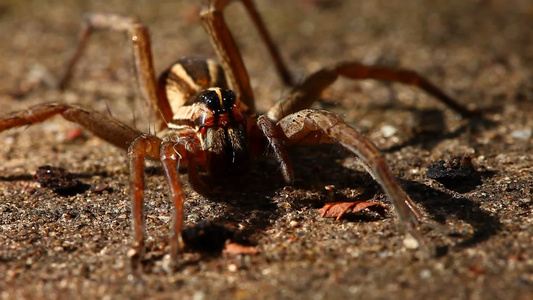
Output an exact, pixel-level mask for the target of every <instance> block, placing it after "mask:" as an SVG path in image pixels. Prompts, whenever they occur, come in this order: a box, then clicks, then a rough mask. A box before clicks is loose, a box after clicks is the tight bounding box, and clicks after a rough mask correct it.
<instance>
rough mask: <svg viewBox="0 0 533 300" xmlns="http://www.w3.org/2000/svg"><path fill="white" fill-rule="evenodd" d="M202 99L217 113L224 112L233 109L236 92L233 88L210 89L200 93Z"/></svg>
mask: <svg viewBox="0 0 533 300" xmlns="http://www.w3.org/2000/svg"><path fill="white" fill-rule="evenodd" d="M200 101H201V102H203V103H205V104H206V105H207V107H209V109H211V110H212V111H213V112H214V113H215V114H219V113H224V112H228V111H231V110H232V108H233V105H234V104H235V93H234V92H233V91H232V90H223V89H210V90H207V91H206V92H204V93H202V95H200Z"/></svg>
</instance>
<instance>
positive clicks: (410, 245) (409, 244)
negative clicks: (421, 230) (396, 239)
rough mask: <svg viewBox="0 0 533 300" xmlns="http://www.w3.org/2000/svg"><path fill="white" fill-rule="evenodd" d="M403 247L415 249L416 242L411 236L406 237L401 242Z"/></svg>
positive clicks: (416, 246)
mask: <svg viewBox="0 0 533 300" xmlns="http://www.w3.org/2000/svg"><path fill="white" fill-rule="evenodd" d="M403 245H404V246H405V248H407V249H417V248H418V241H417V240H415V239H414V238H413V237H412V236H410V235H408V236H406V237H405V239H404V240H403Z"/></svg>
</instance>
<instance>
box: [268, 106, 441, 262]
mask: <svg viewBox="0 0 533 300" xmlns="http://www.w3.org/2000/svg"><path fill="white" fill-rule="evenodd" d="M277 127H278V128H279V130H280V131H281V134H280V136H282V137H283V140H284V141H285V144H286V145H287V146H290V145H295V144H298V145H313V144H319V143H334V142H338V143H339V144H341V145H342V146H343V147H344V148H346V149H347V150H348V151H350V152H351V153H353V154H354V155H356V156H357V157H358V158H359V159H360V161H361V162H362V164H363V166H364V167H365V169H366V170H367V171H368V172H369V173H370V174H371V175H372V177H373V178H374V179H375V180H376V181H377V182H378V183H379V184H380V185H381V188H382V189H383V191H384V192H385V193H386V194H387V196H388V197H389V199H390V201H391V203H392V206H393V207H394V209H395V210H396V212H397V214H398V217H399V218H400V222H401V223H402V225H403V226H405V228H406V229H407V232H408V233H410V234H411V235H412V236H413V237H414V238H415V239H416V240H417V241H418V243H419V245H420V247H421V248H425V250H427V251H428V253H433V251H434V250H432V249H431V247H429V246H428V242H427V241H426V240H425V239H424V238H423V237H422V235H421V234H420V232H419V231H418V230H417V225H418V224H419V223H431V222H429V221H427V220H426V219H425V217H424V216H423V215H422V213H421V212H420V211H419V210H418V208H417V207H416V205H415V204H414V203H413V202H412V200H411V199H410V198H409V196H407V194H406V193H405V192H404V191H403V190H402V188H401V187H400V186H399V185H398V183H397V181H396V179H395V178H394V176H393V175H392V173H391V171H390V170H389V168H388V166H387V162H386V161H385V158H384V157H383V155H382V154H381V153H380V152H379V150H378V148H377V147H376V146H375V145H374V144H373V143H372V142H371V141H370V140H369V139H367V138H366V137H364V136H363V135H361V134H360V133H359V132H357V131H356V130H355V129H353V128H352V127H350V126H349V125H348V124H346V123H345V122H344V121H343V120H342V119H341V118H339V117H338V116H337V115H335V114H334V113H332V112H328V111H323V110H311V109H306V110H302V111H299V112H297V113H294V114H291V115H288V116H286V117H285V118H283V119H282V120H281V121H279V122H278V123H277Z"/></svg>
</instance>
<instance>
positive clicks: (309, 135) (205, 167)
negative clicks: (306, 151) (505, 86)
mask: <svg viewBox="0 0 533 300" xmlns="http://www.w3.org/2000/svg"><path fill="white" fill-rule="evenodd" d="M229 2H230V0H210V1H209V3H208V6H207V7H206V8H205V9H204V10H203V11H202V13H201V17H202V21H203V24H204V26H205V28H206V30H207V32H208V34H209V36H210V39H211V43H212V44H213V46H214V48H215V50H216V53H217V56H218V59H219V60H220V62H221V64H222V65H221V66H220V65H218V64H217V63H216V62H214V61H213V60H209V59H201V58H182V59H180V60H178V61H177V63H175V64H174V65H172V66H171V67H170V68H169V69H167V70H166V71H165V72H163V74H162V75H161V76H160V77H159V79H158V80H157V79H156V77H155V72H154V67H153V62H152V52H151V48H150V39H149V34H148V30H147V28H146V27H145V26H144V25H143V24H142V23H141V22H140V21H139V20H138V19H136V18H132V17H124V16H118V15H114V14H89V15H87V16H86V18H85V19H84V21H83V23H82V30H81V33H80V39H79V41H78V45H77V47H76V49H75V51H74V53H73V55H72V57H71V58H70V60H69V61H68V64H67V67H66V69H65V70H66V71H65V72H64V74H63V76H62V80H61V82H60V86H61V87H63V88H64V87H66V86H67V84H68V81H69V79H70V78H71V75H72V72H73V69H74V66H75V65H76V62H77V61H78V60H79V58H80V56H81V54H82V52H83V49H84V48H85V46H86V43H87V40H88V38H89V36H90V34H91V33H92V32H93V31H94V30H101V29H109V30H115V31H121V32H125V33H126V34H127V35H128V37H129V39H130V41H131V46H132V48H133V61H134V66H135V74H136V77H137V83H138V86H139V89H140V94H141V96H142V98H143V100H144V101H145V102H146V103H148V104H149V106H150V107H151V108H152V110H153V111H154V112H155V114H156V115H157V117H158V118H159V121H161V126H162V128H163V130H162V133H161V134H159V135H158V136H156V135H153V134H146V133H143V132H141V131H139V130H137V129H135V128H132V127H130V126H128V125H126V124H124V123H122V122H120V121H118V120H116V119H114V118H113V117H111V116H108V115H105V114H101V113H98V112H93V111H88V110H85V109H83V108H81V107H78V106H74V105H69V104H62V103H49V104H41V105H37V106H34V107H32V108H29V109H27V110H23V111H18V112H13V113H11V114H8V115H7V116H4V117H3V118H0V131H3V130H6V129H9V128H14V127H20V126H24V125H29V124H35V123H40V122H43V121H45V120H47V119H49V118H51V117H53V116H55V115H58V114H59V115H61V116H63V118H65V119H66V120H69V121H72V122H75V123H77V124H79V125H81V126H83V127H84V128H86V129H87V130H89V131H91V132H92V133H93V134H94V135H96V136H98V137H100V138H102V139H104V140H105V141H107V142H109V143H111V144H113V145H115V146H118V147H120V148H122V149H125V150H127V153H128V159H129V167H130V176H131V178H130V195H131V201H132V218H133V245H132V248H131V249H130V250H129V251H128V256H130V258H131V260H132V264H134V265H135V264H137V263H138V262H139V259H140V258H141V257H142V254H143V251H144V215H143V193H144V170H145V169H144V163H145V159H146V158H149V159H152V160H159V161H160V162H161V163H162V167H163V170H164V173H165V177H166V182H167V184H168V187H169V189H170V199H171V200H172V202H173V204H174V211H173V222H172V225H171V235H170V249H171V257H172V259H173V261H175V260H176V259H177V258H178V256H179V253H180V251H181V247H182V241H181V230H182V224H183V215H184V213H183V197H184V196H183V193H182V188H181V185H180V181H179V176H178V167H179V166H186V167H187V169H188V175H189V181H190V183H191V185H192V187H193V188H194V189H195V190H197V191H199V192H201V193H204V194H209V192H210V191H211V190H213V189H216V188H219V187H220V186H222V187H223V186H224V185H225V184H231V180H230V181H229V182H228V181H227V180H225V179H227V178H231V177H232V176H239V175H242V174H243V172H245V171H246V168H247V162H248V160H249V158H250V157H251V156H253V155H257V154H261V153H263V152H264V149H265V148H266V147H270V149H271V150H272V151H273V153H274V155H275V158H276V159H277V161H278V162H279V165H280V169H281V173H282V175H283V178H284V180H285V181H286V182H287V184H290V183H292V182H293V171H292V166H291V161H290V159H289V156H288V154H287V152H286V150H285V147H287V146H292V145H314V144H320V143H335V142H336V143H339V144H340V145H342V146H343V147H344V148H346V149H347V150H348V151H349V152H351V153H352V154H354V155H356V156H357V157H358V158H359V159H360V161H361V162H362V164H363V166H364V167H365V169H366V170H367V171H368V172H369V173H370V174H371V175H372V176H373V178H374V179H375V180H376V181H377V182H378V183H379V184H380V185H381V187H382V189H383V190H384V192H385V193H386V194H387V196H388V197H389V198H390V200H391V203H392V205H393V207H394V208H395V210H396V212H397V214H398V217H399V219H400V222H401V224H402V225H403V226H404V227H405V228H406V229H407V232H408V233H410V234H411V235H412V236H413V237H414V238H415V239H416V240H417V241H418V243H419V244H420V245H421V247H425V248H426V249H429V251H431V249H430V248H431V247H428V245H427V244H428V242H427V241H426V240H425V239H424V238H423V236H422V235H421V234H420V233H419V231H418V230H417V226H418V225H419V224H420V223H430V221H429V220H427V219H426V218H425V217H424V216H423V215H422V213H421V212H420V211H419V210H418V208H417V207H416V205H415V204H414V203H413V202H412V201H411V199H410V198H409V196H407V195H406V193H405V192H404V191H403V190H402V188H401V187H400V186H399V185H398V183H397V182H396V180H395V179H394V176H393V175H392V174H391V171H390V170H389V168H388V166H387V163H386V161H385V159H384V157H383V155H382V154H381V153H380V151H379V150H378V149H377V148H376V146H375V145H374V144H373V143H372V142H371V141H370V140H368V139H367V138H366V137H364V136H363V135H361V134H360V133H359V132H357V131H356V130H355V129H353V128H352V127H350V126H349V125H348V124H346V123H345V122H344V121H343V120H342V119H341V118H340V117H338V116H337V115H336V114H334V113H332V112H329V111H326V110H314V109H310V108H309V107H310V106H311V105H312V104H313V102H314V101H315V100H317V99H318V97H319V96H320V94H321V92H322V91H323V90H324V89H326V88H327V87H328V86H330V85H331V84H332V83H333V82H335V80H336V79H337V78H338V77H345V78H350V79H368V78H371V79H378V80H388V81H395V82H401V83H404V84H411V85H415V86H418V87H419V88H421V89H423V90H424V91H426V92H427V93H429V94H431V95H432V96H434V97H435V98H436V99H438V100H439V101H441V102H443V103H444V104H446V105H447V106H449V107H450V108H452V109H454V110H456V111H457V112H458V113H460V114H461V115H463V116H470V115H471V112H470V111H469V110H467V109H466V108H464V107H463V106H461V105H460V104H458V103H456V102H455V101H454V100H453V99H451V98H450V97H448V96H447V95H446V94H445V93H443V92H442V91H441V90H440V89H439V88H437V87H436V86H434V85H433V84H432V83H430V82H429V81H428V80H426V79H424V78H423V77H421V76H419V75H417V74H416V73H415V72H412V71H409V70H402V69H396V68H387V67H379V66H368V65H363V64H360V63H357V62H342V63H339V64H337V65H335V66H333V67H329V68H324V69H321V70H319V71H318V72H315V73H314V74H312V75H311V76H309V77H308V78H307V79H305V80H304V81H303V82H302V83H300V84H293V82H292V80H291V76H290V74H289V71H288V69H287V68H286V66H285V64H284V63H283V61H282V59H281V57H280V55H279V52H278V50H277V48H276V46H275V45H274V43H273V41H272V39H271V37H270V35H269V33H268V31H267V30H266V28H265V26H264V23H263V21H262V19H261V17H260V16H259V14H258V12H257V10H256V8H255V6H254V4H253V3H252V0H240V2H241V3H242V4H243V5H244V7H245V9H246V11H247V13H248V14H249V16H250V18H251V20H252V22H253V24H254V26H255V27H256V29H257V30H258V32H259V34H260V37H261V39H262V41H263V42H264V44H265V45H266V47H267V49H268V51H269V54H270V55H271V56H272V59H273V61H274V64H275V66H276V69H277V72H278V74H279V76H280V77H281V80H282V81H283V82H284V84H286V85H288V86H291V87H292V88H293V89H292V92H291V93H290V94H289V95H288V96H287V97H285V98H284V99H282V100H281V101H279V102H278V103H277V104H276V105H275V106H274V107H273V108H272V109H270V110H269V111H268V112H267V113H266V115H258V114H257V113H256V108H255V103H254V94H253V92H252V88H251V86H250V81H249V77H248V73H247V71H246V68H245V66H244V64H243V61H242V58H241V55H240V52H239V49H238V48H237V46H236V44H235V41H234V39H233V37H232V34H231V33H230V31H229V29H228V27H227V25H226V23H225V20H224V17H223V14H222V13H223V10H224V8H225V7H226V5H227V4H228V3H229ZM228 88H230V89H228Z"/></svg>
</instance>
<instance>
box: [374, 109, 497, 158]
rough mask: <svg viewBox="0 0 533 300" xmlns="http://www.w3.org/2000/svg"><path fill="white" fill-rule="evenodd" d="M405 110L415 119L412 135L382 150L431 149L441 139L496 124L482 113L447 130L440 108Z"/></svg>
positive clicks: (472, 133)
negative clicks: (413, 147)
mask: <svg viewBox="0 0 533 300" xmlns="http://www.w3.org/2000/svg"><path fill="white" fill-rule="evenodd" d="M406 110H408V111H410V112H412V113H413V114H414V119H415V120H416V121H415V123H416V125H415V127H414V130H413V131H414V134H413V137H411V138H410V139H409V140H407V141H405V142H403V143H401V144H398V145H394V146H391V147H389V148H387V149H382V151H383V152H386V153H392V152H396V151H399V150H401V149H402V148H405V147H408V146H417V147H421V148H422V149H425V150H431V149H432V148H434V147H435V146H436V145H437V144H438V143H439V142H441V141H443V140H448V139H454V138H458V137H460V136H461V135H464V134H468V135H469V137H470V136H473V135H475V134H477V133H478V132H480V131H483V130H486V129H488V128H492V127H494V126H496V125H497V122H495V121H492V120H489V119H487V118H486V117H484V116H483V115H478V116H474V117H471V118H469V119H466V122H465V123H464V124H462V125H461V126H459V127H458V128H456V129H454V130H453V131H447V129H446V128H447V126H446V119H445V116H444V112H443V111H442V110H439V109H417V108H406Z"/></svg>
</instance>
